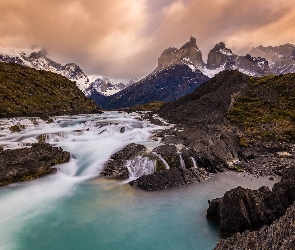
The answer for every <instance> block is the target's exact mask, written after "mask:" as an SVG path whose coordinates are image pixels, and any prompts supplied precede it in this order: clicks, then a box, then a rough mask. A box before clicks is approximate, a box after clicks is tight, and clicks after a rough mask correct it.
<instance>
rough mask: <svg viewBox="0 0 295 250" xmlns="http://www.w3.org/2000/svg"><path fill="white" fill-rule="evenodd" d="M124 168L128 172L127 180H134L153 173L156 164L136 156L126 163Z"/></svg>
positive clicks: (146, 158)
mask: <svg viewBox="0 0 295 250" xmlns="http://www.w3.org/2000/svg"><path fill="white" fill-rule="evenodd" d="M126 167H127V169H128V172H129V179H132V180H134V179H137V178H138V177H140V176H142V175H147V174H152V173H154V172H155V169H156V164H155V162H154V161H151V160H150V159H149V158H148V157H141V156H137V157H136V158H135V159H132V160H129V161H127V163H126ZM129 181H130V180H129Z"/></svg>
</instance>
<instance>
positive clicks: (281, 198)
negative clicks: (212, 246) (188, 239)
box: [207, 167, 295, 235]
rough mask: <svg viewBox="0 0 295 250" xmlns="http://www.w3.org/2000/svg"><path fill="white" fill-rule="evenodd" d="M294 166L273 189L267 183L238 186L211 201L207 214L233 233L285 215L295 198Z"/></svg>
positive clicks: (223, 228) (222, 231) (221, 229)
mask: <svg viewBox="0 0 295 250" xmlns="http://www.w3.org/2000/svg"><path fill="white" fill-rule="evenodd" d="M294 172H295V167H293V168H291V169H288V170H286V172H285V173H283V178H282V180H281V181H280V182H279V183H276V184H275V185H274V186H273V189H272V191H270V190H269V188H267V187H261V188H259V189H258V190H250V189H244V188H242V187H237V188H235V189H232V190H230V191H228V192H226V193H225V195H224V196H223V197H222V198H217V199H214V200H212V201H210V202H209V208H208V210H207V217H208V218H210V219H214V220H215V221H217V222H218V223H219V224H220V233H221V234H225V235H231V234H233V233H236V232H243V231H245V230H247V229H253V228H254V227H257V226H259V225H262V224H271V223H272V222H273V221H274V220H275V219H278V218H279V217H280V216H282V215H283V214H284V213H285V211H286V210H287V208H288V207H289V206H290V205H291V204H292V203H293V202H294V201H295V175H294Z"/></svg>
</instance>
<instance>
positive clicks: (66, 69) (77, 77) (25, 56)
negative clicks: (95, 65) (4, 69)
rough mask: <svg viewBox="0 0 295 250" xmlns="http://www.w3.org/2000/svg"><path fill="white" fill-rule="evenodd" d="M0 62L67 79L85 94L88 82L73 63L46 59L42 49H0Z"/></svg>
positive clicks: (85, 76)
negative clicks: (61, 62) (46, 72)
mask: <svg viewBox="0 0 295 250" xmlns="http://www.w3.org/2000/svg"><path fill="white" fill-rule="evenodd" d="M0 61H2V62H13V63H17V64H20V65H23V66H27V67H30V68H34V69H37V70H46V71H51V72H53V73H57V74H60V75H62V76H65V77H67V78H68V79H70V80H71V81H74V82H76V84H77V86H78V88H79V89H81V90H82V91H83V92H85V89H86V88H87V87H88V86H89V84H90V82H89V79H88V77H87V75H86V74H85V73H84V72H83V70H82V69H81V68H80V67H79V66H78V65H77V64H75V63H68V64H66V65H61V64H59V63H57V62H54V61H53V60H51V59H50V58H49V57H48V54H47V52H46V51H45V50H44V49H42V48H35V49H32V50H22V49H15V48H3V47H1V48H0Z"/></svg>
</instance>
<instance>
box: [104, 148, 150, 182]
mask: <svg viewBox="0 0 295 250" xmlns="http://www.w3.org/2000/svg"><path fill="white" fill-rule="evenodd" d="M145 152H146V147H145V146H143V145H139V144H135V143H130V144H128V145H127V146H125V147H123V148H122V149H120V150H119V151H118V152H116V153H114V154H113V155H112V156H111V158H110V159H109V160H108V161H107V163H106V164H105V165H104V169H103V171H102V172H101V173H100V175H101V176H103V177H106V178H109V179H122V180H123V179H128V178H129V173H128V169H127V167H126V162H127V161H128V160H131V159H132V158H134V157H136V156H138V155H139V154H143V153H145Z"/></svg>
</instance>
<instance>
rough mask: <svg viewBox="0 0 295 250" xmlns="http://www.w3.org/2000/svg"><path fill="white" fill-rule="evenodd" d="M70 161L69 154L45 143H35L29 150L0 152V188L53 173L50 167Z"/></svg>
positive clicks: (53, 170) (54, 169)
mask: <svg viewBox="0 0 295 250" xmlns="http://www.w3.org/2000/svg"><path fill="white" fill-rule="evenodd" d="M69 159H70V153H68V152H66V151H63V150H62V149H61V148H57V147H52V146H50V145H49V144H47V143H36V144H33V145H32V147H31V148H21V149H15V150H5V151H2V152H0V186H2V185H7V184H9V183H12V182H19V181H26V180H31V179H35V178H37V177H40V176H42V175H45V174H50V173H55V172H56V168H53V167H52V166H54V165H57V164H62V163H65V162H67V161H68V160H69Z"/></svg>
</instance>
